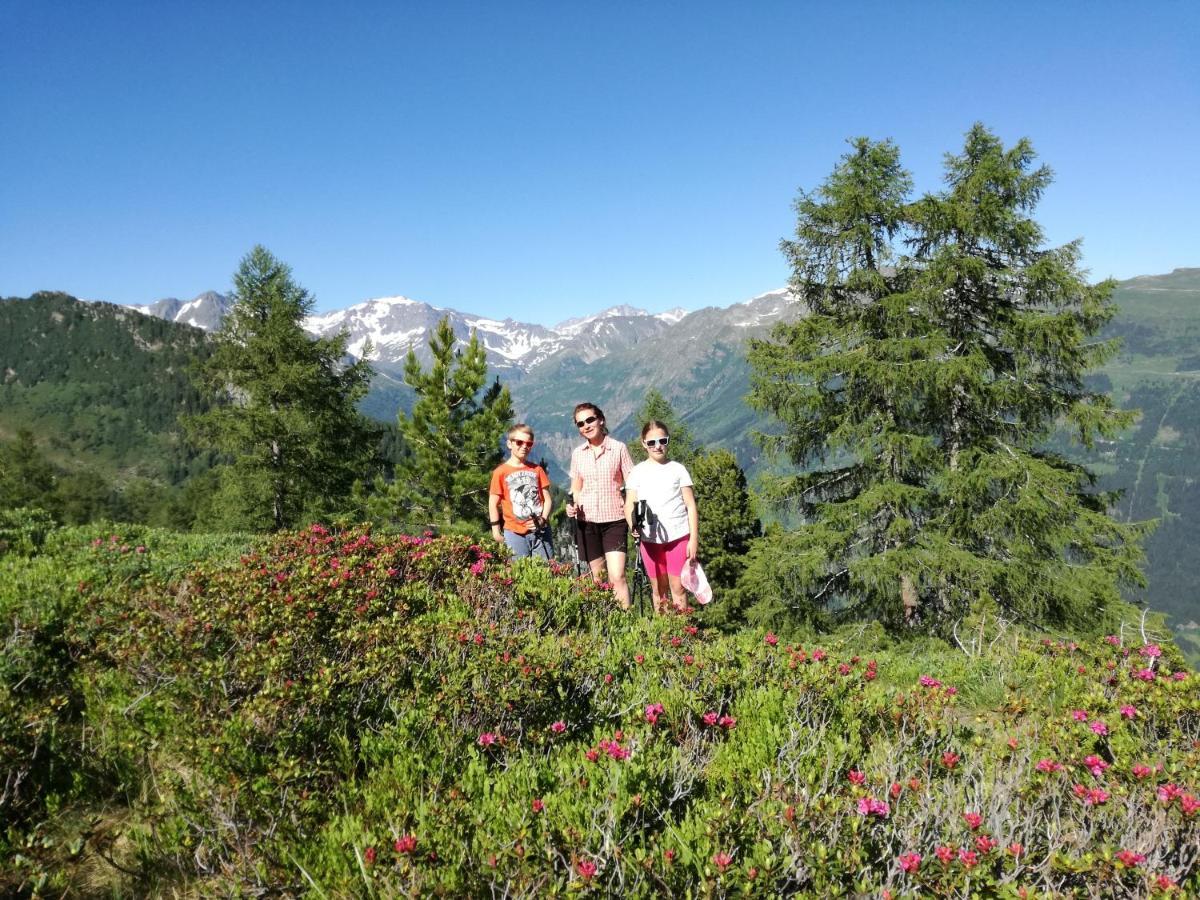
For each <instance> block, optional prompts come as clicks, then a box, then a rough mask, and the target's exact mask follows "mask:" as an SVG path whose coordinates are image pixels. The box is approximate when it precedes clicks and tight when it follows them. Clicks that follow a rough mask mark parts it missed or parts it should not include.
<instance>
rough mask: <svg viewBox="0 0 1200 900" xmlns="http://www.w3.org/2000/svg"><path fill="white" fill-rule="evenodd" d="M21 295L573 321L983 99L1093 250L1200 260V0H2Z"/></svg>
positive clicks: (11, 244)
mask: <svg viewBox="0 0 1200 900" xmlns="http://www.w3.org/2000/svg"><path fill="white" fill-rule="evenodd" d="M0 37H2V39H3V47H4V51H3V53H2V54H0V130H2V133H3V138H0V147H2V149H0V161H2V165H3V169H2V173H3V174H2V177H0V294H2V295H9V296H11V295H22V296H23V295H26V294H29V293H31V292H33V291H35V290H38V289H60V290H66V291H69V292H71V293H74V294H76V295H79V296H83V297H87V298H92V299H106V300H112V301H115V302H121V303H147V302H150V301H152V300H154V299H157V298H159V297H164V296H178V297H183V298H190V297H192V296H194V295H195V294H197V293H199V292H200V291H203V290H207V289H216V290H226V289H228V287H229V284H230V277H231V274H232V272H233V270H234V269H235V268H236V266H237V263H238V261H239V259H240V258H241V256H242V255H243V254H244V253H245V252H246V251H247V250H248V249H249V248H250V247H251V246H252V245H253V244H255V243H263V244H265V245H266V246H267V247H268V248H269V249H271V250H272V251H273V252H274V253H275V254H276V255H278V256H280V257H281V258H283V259H284V260H285V261H287V262H288V263H290V264H291V265H292V267H293V269H294V271H295V274H296V277H297V280H299V281H300V283H302V284H303V285H304V286H306V287H307V288H309V289H310V290H311V291H312V292H313V293H314V294H315V295H316V297H317V303H318V308H319V309H322V310H326V309H333V308H337V307H342V306H347V305H349V304H351V303H356V302H359V301H361V300H364V299H367V298H368V297H375V296H383V295H390V294H405V295H407V296H410V297H414V298H417V299H420V300H424V301H426V302H429V303H433V304H435V305H439V306H451V307H454V308H457V309H462V310H465V311H470V312H479V313H486V314H489V315H495V316H512V317H514V318H518V319H524V320H527V321H538V322H543V323H547V324H550V323H553V322H556V321H558V320H560V319H563V318H566V317H568V316H572V315H578V314H581V313H586V312H593V311H598V310H599V309H601V308H603V307H605V306H609V305H612V304H615V303H625V302H628V303H634V304H637V305H641V306H646V307H649V308H651V309H653V310H655V311H657V310H660V309H666V308H668V307H672V306H676V305H680V306H684V307H688V308H697V307H700V306H704V305H709V304H719V305H727V304H729V303H732V302H736V301H738V300H742V299H745V298H747V297H749V296H751V295H753V294H755V293H758V292H761V291H764V290H768V289H770V288H774V287H778V286H781V285H782V284H783V283H784V282H785V281H786V278H787V271H786V268H785V266H784V263H783V260H782V258H781V256H780V255H779V252H778V249H777V248H778V242H779V239H780V238H781V237H784V236H787V235H789V234H790V232H791V230H792V227H793V224H794V220H793V214H792V209H791V204H792V201H793V199H794V197H795V195H796V192H797V190H798V189H799V188H812V187H815V186H816V185H817V184H819V183H820V181H821V180H822V179H823V178H824V177H825V176H826V175H827V174H828V173H829V171H830V170H831V168H832V167H833V165H834V164H835V162H836V161H837V158H838V157H839V155H840V154H841V153H843V152H844V150H845V144H844V141H845V140H846V138H848V137H850V136H853V135H860V134H861V135H868V136H870V137H875V138H884V137H890V138H893V139H894V140H895V141H896V142H897V143H898V144H899V146H900V148H901V151H902V153H903V157H904V161H905V163H906V165H907V166H908V167H909V168H910V170H912V172H913V173H914V176H915V179H916V182H917V186H918V188H919V189H926V190H927V189H935V188H937V186H938V184H939V178H940V164H941V158H942V155H943V153H945V152H946V151H948V150H956V149H957V148H958V147H959V146H960V142H961V137H962V134H963V132H964V131H965V130H966V129H967V128H968V127H969V126H970V124H971V123H972V122H973V121H975V120H981V121H983V122H984V123H985V124H987V125H988V126H989V127H991V128H992V129H994V130H995V131H997V132H998V133H999V134H1000V136H1001V137H1002V138H1003V139H1004V140H1005V141H1006V142H1011V141H1013V140H1015V139H1017V138H1019V137H1022V136H1028V137H1029V138H1031V139H1032V140H1033V142H1034V145H1035V147H1036V148H1037V150H1038V152H1039V154H1040V155H1041V158H1042V160H1043V161H1044V162H1046V163H1048V164H1049V165H1050V166H1051V167H1052V168H1053V169H1054V170H1055V172H1056V182H1055V184H1054V185H1053V187H1052V188H1051V190H1050V191H1049V193H1048V194H1047V195H1046V197H1045V199H1044V201H1043V203H1042V206H1041V207H1040V210H1039V218H1040V220H1041V221H1042V223H1043V224H1044V226H1045V227H1046V230H1047V234H1048V237H1049V239H1050V241H1051V242H1053V243H1062V242H1065V241H1067V240H1071V239H1074V238H1077V237H1082V238H1083V239H1084V252H1085V262H1086V265H1087V266H1088V267H1089V268H1090V269H1091V271H1092V274H1093V276H1094V277H1095V278H1100V277H1104V276H1108V275H1114V276H1117V277H1120V278H1126V277H1130V276H1133V275H1137V274H1145V273H1159V272H1165V271H1169V270H1170V269H1172V268H1174V267H1176V266H1197V265H1200V167H1198V165H1197V161H1198V160H1200V62H1198V60H1200V3H1197V2H1194V0H1187V2H1145V3H1136V4H1135V3H1111V2H1097V0H1089V2H1078V3H1073V2H1044V0H1043V2H1034V3H1023V2H1009V3H968V2H962V0H954V2H944V3H903V2H894V0H893V2H882V3H862V2H860V3H854V2H843V3H825V4H816V3H803V2H798V0H794V2H781V3H766V2H760V3H758V2H750V3H742V4H738V3H734V2H727V3H711V4H709V3H701V2H688V3H665V2H649V0H647V2H607V3H582V2H570V0H568V2H564V0H557V2H546V3H519V2H478V3H456V2H428V3H414V2H408V3H404V2H389V3H378V4H371V3H348V4H333V3H320V4H318V3H305V2H298V0H293V2H287V3H255V2H237V3H226V2H205V3H200V2H164V0H155V2H148V3H123V2H120V0H110V2H104V3H98V2H91V0H88V2H63V0H56V2H50V0H0Z"/></svg>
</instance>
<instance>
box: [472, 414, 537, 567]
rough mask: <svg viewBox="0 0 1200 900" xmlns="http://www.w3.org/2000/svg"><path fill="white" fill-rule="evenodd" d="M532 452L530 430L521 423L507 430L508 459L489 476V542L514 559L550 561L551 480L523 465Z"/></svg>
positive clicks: (526, 464)
mask: <svg viewBox="0 0 1200 900" xmlns="http://www.w3.org/2000/svg"><path fill="white" fill-rule="evenodd" d="M532 449H533V429H532V428H530V427H529V426H528V425H526V424H525V423H523V422H520V423H518V424H516V425H514V426H513V427H512V428H510V429H508V452H509V457H508V459H506V460H505V461H504V462H502V463H501V464H500V465H498V466H496V468H495V470H494V471H493V472H492V484H491V487H490V488H489V490H488V518H489V519H490V520H491V526H492V538H493V539H494V540H495V541H496V542H498V543H501V544H505V545H507V546H508V549H509V550H511V551H512V555H513V557H515V558H520V557H523V556H536V557H538V558H539V559H549V558H550V553H551V552H552V549H553V548H552V547H551V546H550V525H549V523H548V521H547V520H548V519H549V518H550V502H551V501H550V479H549V478H547V477H546V473H545V471H544V470H543V469H542V467H541V466H531V465H529V464H528V463H527V462H525V460H526V458H527V457H528V456H529V451H530V450H532Z"/></svg>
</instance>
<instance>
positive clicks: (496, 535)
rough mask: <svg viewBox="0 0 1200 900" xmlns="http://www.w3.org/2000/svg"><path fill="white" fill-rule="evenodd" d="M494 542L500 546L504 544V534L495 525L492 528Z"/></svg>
mask: <svg viewBox="0 0 1200 900" xmlns="http://www.w3.org/2000/svg"><path fill="white" fill-rule="evenodd" d="M492 540H493V541H495V542H496V543H498V544H503V543H504V532H503V531H501V530H500V529H499V528H498V527H496V526H494V525H493V526H492Z"/></svg>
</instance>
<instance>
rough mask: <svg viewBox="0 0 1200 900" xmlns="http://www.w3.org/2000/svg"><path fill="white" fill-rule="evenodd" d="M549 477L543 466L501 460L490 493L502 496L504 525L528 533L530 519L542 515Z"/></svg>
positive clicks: (501, 513)
mask: <svg viewBox="0 0 1200 900" xmlns="http://www.w3.org/2000/svg"><path fill="white" fill-rule="evenodd" d="M548 487H550V479H549V478H547V477H546V473H545V472H544V471H543V470H542V467H541V466H510V465H509V464H508V463H502V464H501V465H498V466H496V468H495V469H494V470H493V471H492V485H491V492H492V493H493V494H495V495H496V496H497V497H499V498H500V515H501V516H502V517H503V519H504V527H505V529H507V530H508V531H511V532H513V533H514V534H528V533H529V530H530V529H531V528H532V527H533V523H532V522H531V521H530V520H531V519H532V518H533V517H534V516H540V515H541V514H542V491H543V490H545V489H546V488H548Z"/></svg>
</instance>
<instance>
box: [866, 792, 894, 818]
mask: <svg viewBox="0 0 1200 900" xmlns="http://www.w3.org/2000/svg"><path fill="white" fill-rule="evenodd" d="M891 811H892V808H891V807H890V806H888V804H887V803H885V802H884V801H883V800H876V799H875V798H874V797H860V798H859V801H858V814H859V815H860V816H875V817H876V818H879V819H886V818H887V817H888V814H889V813H890V812H891Z"/></svg>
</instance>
